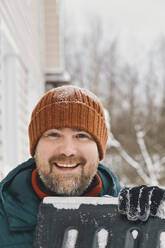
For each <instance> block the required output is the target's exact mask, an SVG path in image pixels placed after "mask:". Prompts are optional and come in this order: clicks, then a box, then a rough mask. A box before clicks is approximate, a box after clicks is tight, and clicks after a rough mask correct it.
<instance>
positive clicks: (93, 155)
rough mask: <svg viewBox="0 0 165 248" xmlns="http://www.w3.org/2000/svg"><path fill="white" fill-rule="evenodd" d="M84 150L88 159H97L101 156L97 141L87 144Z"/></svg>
mask: <svg viewBox="0 0 165 248" xmlns="http://www.w3.org/2000/svg"><path fill="white" fill-rule="evenodd" d="M82 151H83V154H84V156H85V157H86V158H87V160H88V161H89V160H97V159H98V157H99V153H98V148H97V145H96V143H92V144H89V145H85V146H83V147H82Z"/></svg>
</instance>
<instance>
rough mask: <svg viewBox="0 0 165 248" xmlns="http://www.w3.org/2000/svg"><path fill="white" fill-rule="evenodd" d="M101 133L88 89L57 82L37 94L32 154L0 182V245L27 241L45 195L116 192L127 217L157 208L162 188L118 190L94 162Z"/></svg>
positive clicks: (102, 142) (20, 247) (25, 246)
mask: <svg viewBox="0 0 165 248" xmlns="http://www.w3.org/2000/svg"><path fill="white" fill-rule="evenodd" d="M107 139H108V130H107V126H106V121H105V116H104V110H103V106H102V104H101V102H100V100H99V99H98V98H97V97H96V96H95V95H94V94H93V93H91V92H90V91H88V90H86V89H82V88H78V87H75V86H63V87H59V88H55V89H52V90H51V91H49V92H47V93H46V94H45V95H44V96H43V97H42V98H41V99H40V101H39V102H38V103H37V105H36V107H35V108H34V110H33V112H32V116H31V120H30V124H29V141H30V154H31V156H32V158H30V159H29V160H28V161H26V162H24V163H22V164H21V165H19V166H17V167H16V168H15V169H14V170H13V171H11V172H10V173H9V174H8V176H7V177H6V178H5V179H4V180H3V181H2V182H1V183H0V228H1V231H0V247H9V248H10V247H11V248H14V247H15V248H16V247H17V248H31V247H33V241H34V233H35V227H36V220H37V214H38V207H39V205H40V203H41V201H42V199H43V198H44V197H46V196H61V197H62V196H84V197H85V196H93V197H95V196H100V197H101V196H104V195H110V196H114V197H117V196H118V195H119V212H120V213H122V214H125V215H127V217H128V219H129V220H137V219H140V220H143V221H145V220H147V218H148V217H149V215H156V214H157V212H158V210H160V206H162V203H163V204H164V190H163V189H160V188H158V187H147V186H138V187H133V188H124V189H122V190H121V186H120V184H119V182H118V180H117V177H116V176H115V175H114V174H113V172H111V171H110V170H109V169H108V168H107V167H105V166H104V165H102V164H101V163H100V161H101V160H102V159H103V158H104V155H105V150H106V144H107Z"/></svg>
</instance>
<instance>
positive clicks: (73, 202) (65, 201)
mask: <svg viewBox="0 0 165 248" xmlns="http://www.w3.org/2000/svg"><path fill="white" fill-rule="evenodd" d="M43 203H45V204H52V205H53V206H54V207H56V208H58V209H78V208H79V207H80V205H81V204H92V205H103V204H112V205H117V204H118V198H117V197H111V196H109V197H106V196H105V197H45V198H44V200H43Z"/></svg>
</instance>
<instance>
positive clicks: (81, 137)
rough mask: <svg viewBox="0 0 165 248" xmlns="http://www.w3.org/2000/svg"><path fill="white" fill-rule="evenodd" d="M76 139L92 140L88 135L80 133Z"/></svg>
mask: <svg viewBox="0 0 165 248" xmlns="http://www.w3.org/2000/svg"><path fill="white" fill-rule="evenodd" d="M76 137H77V138H79V139H84V138H88V139H89V138H90V137H89V136H88V135H87V134H85V133H78V134H77V135H76Z"/></svg>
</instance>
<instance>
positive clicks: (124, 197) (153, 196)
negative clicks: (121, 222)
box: [118, 185, 165, 221]
mask: <svg viewBox="0 0 165 248" xmlns="http://www.w3.org/2000/svg"><path fill="white" fill-rule="evenodd" d="M163 200H164V201H165V190H164V189H161V188H159V187H157V186H155V187H147V186H145V185H142V186H138V187H133V188H124V189H122V190H121V191H120V193H119V205H118V209H119V213H121V214H125V215H127V218H128V220H133V221H136V220H142V221H146V220H147V219H148V217H149V216H150V215H151V216H155V215H157V211H158V209H159V207H160V205H161V204H162V202H164V201H163Z"/></svg>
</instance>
